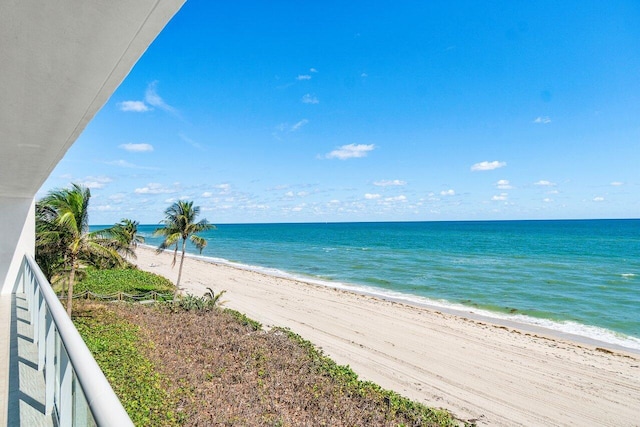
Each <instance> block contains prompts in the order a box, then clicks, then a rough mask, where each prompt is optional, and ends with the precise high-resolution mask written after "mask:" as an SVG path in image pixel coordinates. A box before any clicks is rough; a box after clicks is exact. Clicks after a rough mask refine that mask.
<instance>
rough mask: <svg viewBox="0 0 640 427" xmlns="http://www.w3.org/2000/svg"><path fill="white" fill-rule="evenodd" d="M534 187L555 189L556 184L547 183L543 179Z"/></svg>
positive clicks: (535, 183)
mask: <svg viewBox="0 0 640 427" xmlns="http://www.w3.org/2000/svg"><path fill="white" fill-rule="evenodd" d="M533 185H537V186H540V187H555V186H556V183H555V182H551V181H547V180H546V179H541V180H540V181H537V182H534V183H533Z"/></svg>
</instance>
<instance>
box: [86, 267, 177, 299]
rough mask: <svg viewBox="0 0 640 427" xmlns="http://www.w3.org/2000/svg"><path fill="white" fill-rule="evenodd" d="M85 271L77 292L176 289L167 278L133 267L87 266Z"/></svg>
mask: <svg viewBox="0 0 640 427" xmlns="http://www.w3.org/2000/svg"><path fill="white" fill-rule="evenodd" d="M85 273H86V274H84V276H83V278H82V280H81V281H80V282H78V283H77V284H76V285H75V290H74V292H75V293H82V292H85V291H90V292H94V293H96V294H100V295H109V294H115V293H118V292H124V293H127V294H143V293H147V292H151V291H155V292H158V293H172V292H173V291H174V289H175V287H174V286H173V284H172V283H171V281H169V280H168V279H167V278H165V277H162V276H159V275H157V274H153V273H149V272H146V271H142V270H137V269H133V268H124V269H107V270H97V269H95V268H87V269H86V270H85Z"/></svg>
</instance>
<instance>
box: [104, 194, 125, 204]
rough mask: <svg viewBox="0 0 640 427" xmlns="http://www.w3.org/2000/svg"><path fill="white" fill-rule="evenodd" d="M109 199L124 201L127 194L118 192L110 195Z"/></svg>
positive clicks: (117, 201)
mask: <svg viewBox="0 0 640 427" xmlns="http://www.w3.org/2000/svg"><path fill="white" fill-rule="evenodd" d="M108 199H109V200H111V201H113V202H114V203H122V202H124V201H125V200H126V199H127V195H126V194H124V193H116V194H112V195H111V196H109V197H108Z"/></svg>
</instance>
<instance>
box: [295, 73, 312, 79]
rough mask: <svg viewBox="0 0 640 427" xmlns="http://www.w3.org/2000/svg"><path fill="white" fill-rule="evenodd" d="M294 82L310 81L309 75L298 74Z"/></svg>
mask: <svg viewBox="0 0 640 427" xmlns="http://www.w3.org/2000/svg"><path fill="white" fill-rule="evenodd" d="M296 80H311V76H310V75H309V74H300V75H298V77H296Z"/></svg>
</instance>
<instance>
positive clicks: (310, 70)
mask: <svg viewBox="0 0 640 427" xmlns="http://www.w3.org/2000/svg"><path fill="white" fill-rule="evenodd" d="M309 72H310V73H317V72H318V70H316V69H315V68H309Z"/></svg>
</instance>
